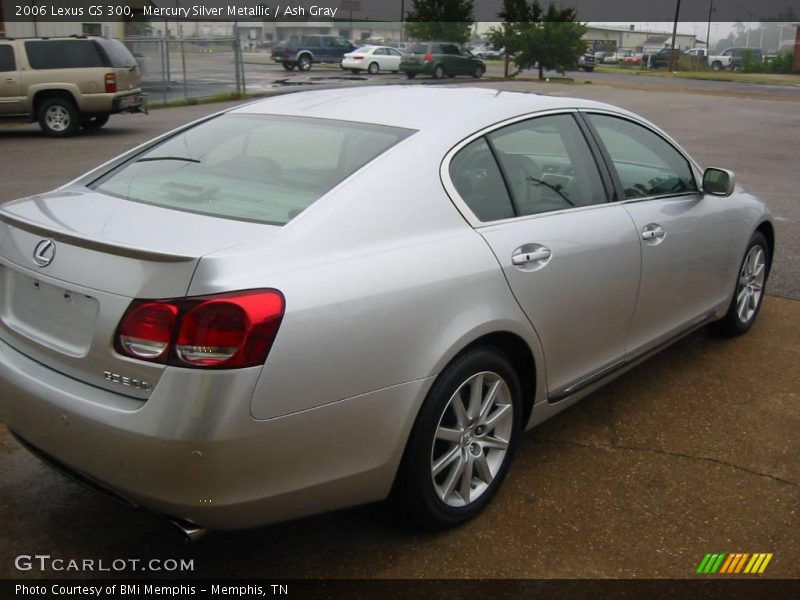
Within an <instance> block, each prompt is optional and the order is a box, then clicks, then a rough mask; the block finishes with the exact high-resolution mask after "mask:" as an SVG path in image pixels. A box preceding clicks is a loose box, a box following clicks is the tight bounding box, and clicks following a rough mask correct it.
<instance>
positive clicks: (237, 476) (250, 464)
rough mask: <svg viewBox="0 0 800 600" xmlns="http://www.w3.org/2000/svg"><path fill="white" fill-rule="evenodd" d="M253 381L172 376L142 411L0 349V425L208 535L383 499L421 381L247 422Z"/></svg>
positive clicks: (115, 491) (246, 375)
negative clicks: (206, 530)
mask: <svg viewBox="0 0 800 600" xmlns="http://www.w3.org/2000/svg"><path fill="white" fill-rule="evenodd" d="M259 373H260V368H252V369H242V370H239V371H230V372H223V371H218V372H213V373H212V372H208V373H200V372H198V371H196V370H188V369H171V368H170V369H167V370H166V371H165V373H164V376H163V377H162V379H161V380H160V381H159V383H158V385H157V386H156V388H155V389H154V391H153V393H152V395H151V396H150V398H149V400H148V401H147V402H140V401H137V400H132V399H130V398H127V397H125V396H120V395H117V394H113V393H111V392H108V391H105V390H101V389H99V388H95V387H93V386H89V385H86V384H83V383H81V382H79V381H76V380H74V379H71V378H69V377H66V376H64V375H61V374H59V373H56V372H54V371H52V370H51V369H49V368H47V367H44V366H43V365H41V364H39V363H37V362H35V361H33V360H31V359H29V358H27V357H26V356H24V355H22V354H20V353H19V352H17V351H16V350H14V349H13V348H11V347H10V346H8V345H7V344H5V343H4V342H0V421H3V422H5V423H6V425H7V426H8V428H9V429H10V430H11V431H12V432H14V434H16V435H17V436H19V437H20V438H22V440H24V441H25V442H26V443H27V444H29V445H30V446H32V447H33V448H34V449H35V450H36V451H37V453H41V454H44V455H46V456H48V457H50V458H51V459H54V460H55V461H57V462H58V463H61V464H60V468H62V469H63V470H67V471H71V472H73V474H75V473H77V474H78V475H79V476H80V477H83V478H85V479H86V480H88V482H91V483H93V484H94V487H98V486H99V487H103V488H106V490H105V491H106V492H107V493H110V495H116V496H119V497H122V498H125V499H126V500H128V501H130V502H131V503H134V504H136V505H139V506H142V507H145V508H148V509H150V510H152V511H154V512H156V513H159V514H163V515H167V516H172V517H178V518H180V519H184V520H187V521H190V522H193V523H196V524H198V525H201V526H203V527H207V528H210V529H238V528H245V527H252V526H255V525H260V524H266V523H271V522H276V521H282V520H287V519H291V518H295V517H300V516H304V515H309V514H314V513H318V512H324V511H328V510H333V509H336V508H342V507H346V506H351V505H355V504H361V503H365V502H371V501H374V500H379V499H381V498H384V497H386V495H387V494H388V492H389V490H390V489H391V485H392V482H393V479H394V474H395V472H396V469H397V466H398V464H399V461H400V458H401V456H402V452H403V448H404V445H405V440H406V438H407V435H408V432H409V431H410V428H411V425H412V424H413V419H414V416H415V415H416V409H417V408H418V406H419V403H420V402H421V399H422V398H423V397H424V393H425V391H426V390H427V386H428V385H429V380H427V379H426V380H420V381H415V382H411V383H406V384H402V385H398V386H394V387H390V388H386V389H383V390H379V391H376V392H372V393H369V394H364V395H361V396H357V397H354V398H350V399H347V400H342V401H338V402H331V403H330V404H327V405H325V406H322V407H319V408H315V409H311V410H307V411H304V412H300V413H295V414H291V415H288V416H285V417H281V418H277V419H271V420H257V419H254V418H253V417H252V416H251V415H250V400H251V396H252V393H253V389H254V388H255V383H256V380H257V378H258V375H259ZM80 477H79V478H80Z"/></svg>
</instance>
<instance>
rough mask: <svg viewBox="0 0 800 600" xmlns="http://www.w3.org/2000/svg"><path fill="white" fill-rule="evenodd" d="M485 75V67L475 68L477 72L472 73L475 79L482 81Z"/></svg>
mask: <svg viewBox="0 0 800 600" xmlns="http://www.w3.org/2000/svg"><path fill="white" fill-rule="evenodd" d="M484 73H486V69H485V68H484V67H483V65H478V66H477V67H475V71H474V72H473V73H472V76H473V77H474V78H475V79H480V78H481V77H483V74H484Z"/></svg>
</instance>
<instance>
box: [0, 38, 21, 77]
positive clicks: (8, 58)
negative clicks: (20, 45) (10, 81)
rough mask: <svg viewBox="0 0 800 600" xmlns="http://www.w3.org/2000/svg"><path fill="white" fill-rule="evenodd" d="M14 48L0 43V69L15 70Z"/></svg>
mask: <svg viewBox="0 0 800 600" xmlns="http://www.w3.org/2000/svg"><path fill="white" fill-rule="evenodd" d="M16 70H17V65H16V63H15V62H14V48H12V47H11V46H9V45H8V44H0V71H16Z"/></svg>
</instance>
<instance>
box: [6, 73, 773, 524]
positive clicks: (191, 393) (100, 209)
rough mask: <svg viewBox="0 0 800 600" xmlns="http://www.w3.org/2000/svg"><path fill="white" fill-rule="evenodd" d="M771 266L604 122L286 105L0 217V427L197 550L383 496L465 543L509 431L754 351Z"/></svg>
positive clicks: (432, 94) (131, 159)
mask: <svg viewBox="0 0 800 600" xmlns="http://www.w3.org/2000/svg"><path fill="white" fill-rule="evenodd" d="M354 115H355V116H354ZM773 253H774V230H773V225H772V223H771V220H770V216H769V213H768V211H767V209H766V208H765V206H764V204H763V203H762V202H761V201H760V200H759V199H758V198H756V197H754V196H753V195H752V194H750V193H749V192H747V191H745V190H743V189H742V188H740V187H736V186H735V184H734V176H733V174H732V173H731V172H729V171H725V170H723V169H717V168H707V169H703V168H702V167H701V166H700V165H698V163H697V162H695V161H694V160H693V159H692V158H691V157H690V156H689V155H688V154H687V153H686V152H685V151H684V150H683V149H681V147H680V146H679V145H678V144H677V143H676V142H675V141H674V140H673V139H672V138H670V137H669V136H668V135H667V134H666V133H664V132H663V131H661V130H660V129H658V128H657V127H655V126H654V125H652V124H651V123H648V122H647V121H645V120H644V119H641V118H640V117H637V116H636V115H634V114H631V113H630V112H628V111H625V110H622V109H620V108H616V107H613V106H609V105H606V104H600V103H597V102H591V101H585V100H577V99H567V98H555V97H548V96H541V95H529V94H522V93H509V92H505V91H504V92H497V91H494V90H488V89H466V88H460V89H451V88H434V89H431V88H427V87H424V86H415V87H399V86H392V87H371V88H366V89H363V88H362V89H349V90H331V91H317V92H307V93H301V94H292V95H286V96H280V97H276V98H271V99H267V100H263V101H259V102H255V103H252V104H247V105H244V106H241V107H238V108H235V109H232V110H229V111H227V112H224V113H221V114H216V115H212V116H210V117H208V118H206V119H203V120H201V121H199V122H196V123H193V124H191V125H188V126H186V127H183V128H181V129H179V130H176V131H174V132H171V133H168V134H166V135H164V136H162V137H160V138H158V139H156V140H153V141H151V142H149V143H146V144H144V145H142V146H140V147H138V148H136V149H134V150H132V151H130V152H128V153H127V154H125V155H123V156H121V157H119V158H117V159H115V160H112V161H111V162H109V163H107V164H104V165H102V166H101V167H99V168H97V169H96V170H94V171H92V172H90V173H89V174H87V175H85V176H83V177H81V178H79V179H77V180H75V181H73V182H71V183H69V184H67V185H65V186H64V187H62V188H60V189H58V190H55V191H53V192H51V193H47V194H42V195H39V196H34V197H31V198H25V199H22V200H18V201H15V202H11V203H7V204H5V205H4V206H3V207H2V208H1V209H0V288H2V289H1V290H0V377H2V379H4V380H5V381H4V388H5V390H6V393H5V394H3V396H2V398H0V419H2V421H4V422H5V423H6V424H7V425H8V427H9V429H10V430H11V431H12V432H13V433H14V434H15V435H16V436H17V438H18V439H19V440H20V442H21V443H22V444H23V445H25V446H26V447H28V448H29V449H30V450H31V451H33V452H34V453H36V454H37V455H39V456H40V457H42V458H43V459H45V460H47V461H49V462H51V463H53V464H54V465H56V466H58V467H59V468H60V469H62V470H65V471H68V472H70V473H72V474H74V475H77V476H78V478H79V479H80V480H81V481H83V482H85V483H88V484H90V485H92V486H94V487H95V488H96V489H98V490H101V491H103V492H105V493H107V494H110V495H113V496H115V497H117V498H121V499H125V500H127V501H129V502H131V503H133V504H135V505H138V506H142V507H146V508H149V509H151V510H153V511H156V512H158V513H160V514H163V515H165V516H168V517H170V518H172V519H173V520H174V521H175V522H177V523H178V524H180V525H181V527H183V528H184V530H185V531H187V532H190V533H193V534H194V533H197V531H198V530H202V528H209V529H235V528H243V527H250V526H255V525H259V524H264V523H270V522H275V521H280V520H285V519H291V518H296V517H300V516H303V515H310V514H314V513H319V512H322V511H328V510H332V509H337V508H341V507H346V506H352V505H356V504H362V503H367V502H372V501H377V500H381V499H384V498H387V497H389V496H391V497H393V498H395V499H397V500H398V501H399V502H398V506H400V507H402V508H404V509H406V510H408V511H409V513H411V514H412V515H413V516H414V517H416V518H417V519H419V520H421V521H423V522H425V523H428V524H432V525H435V526H449V525H455V524H458V523H461V522H463V521H465V520H467V519H469V518H471V517H473V516H475V515H476V514H477V513H478V512H479V511H480V510H481V509H482V508H483V507H484V506H485V505H486V504H487V503H488V502H489V501H490V499H491V498H492V496H493V494H494V493H495V492H496V491H497V489H498V487H499V486H500V484H501V481H502V479H503V477H504V475H505V474H506V471H507V470H508V465H509V462H510V460H511V457H512V453H513V451H514V447H515V445H516V444H517V442H518V440H519V437H520V434H521V433H522V431H524V430H526V429H529V428H531V427H534V426H535V425H537V424H538V423H541V422H542V421H544V420H545V419H547V418H549V417H551V416H553V415H554V414H556V413H558V412H559V411H561V410H563V409H564V408H566V407H568V406H570V405H571V404H573V403H574V402H576V401H577V400H579V399H580V398H582V397H584V396H586V395H587V394H590V393H591V392H592V391H594V390H596V389H597V388H598V387H599V386H601V385H603V384H604V383H606V382H608V381H610V380H611V379H612V378H614V377H617V376H619V375H620V374H621V373H623V372H624V371H626V370H627V369H630V368H631V367H633V366H635V365H636V364H637V363H639V362H641V361H643V360H645V359H647V358H648V357H650V356H652V355H653V354H654V353H655V352H657V351H658V350H660V349H662V348H664V347H665V346H667V345H669V344H670V343H672V342H674V341H676V340H677V339H679V338H680V337H682V336H684V335H686V334H688V333H690V332H691V331H693V330H695V329H697V328H698V327H701V326H704V325H708V324H712V323H713V324H714V326H715V327H716V328H717V329H718V330H719V331H721V332H723V333H725V334H729V335H738V334H742V333H745V332H746V331H747V330H748V329H749V328H750V327H751V326H752V325H753V323H754V322H755V320H756V317H757V316H758V312H759V308H760V306H761V302H762V299H763V293H764V286H765V283H766V280H767V276H768V274H769V268H770V262H771V257H772V256H773Z"/></svg>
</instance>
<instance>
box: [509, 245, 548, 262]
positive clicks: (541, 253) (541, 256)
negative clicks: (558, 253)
mask: <svg viewBox="0 0 800 600" xmlns="http://www.w3.org/2000/svg"><path fill="white" fill-rule="evenodd" d="M552 254H553V253H552V252H550V248H544V247H541V248H539V249H538V250H532V251H531V252H517V253H516V254H512V255H511V264H512V265H518V266H519V265H527V264H528V263H535V262H540V261H543V260H547V259H548V258H550V256H551V255H552Z"/></svg>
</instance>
